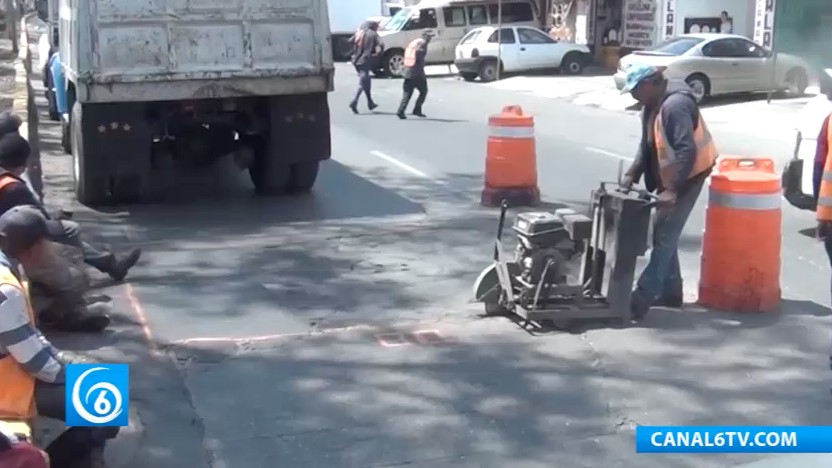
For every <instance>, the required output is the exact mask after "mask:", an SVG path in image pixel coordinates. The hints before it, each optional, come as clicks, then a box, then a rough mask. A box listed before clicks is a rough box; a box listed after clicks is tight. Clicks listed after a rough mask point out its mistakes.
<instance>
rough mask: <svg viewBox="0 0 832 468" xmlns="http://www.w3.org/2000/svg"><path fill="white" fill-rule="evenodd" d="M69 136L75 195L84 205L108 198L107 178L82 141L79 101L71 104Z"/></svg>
mask: <svg viewBox="0 0 832 468" xmlns="http://www.w3.org/2000/svg"><path fill="white" fill-rule="evenodd" d="M69 126H70V131H69V134H70V137H71V140H72V142H71V144H72V168H73V170H72V180H73V182H74V185H75V196H76V198H78V201H79V202H81V203H83V204H84V205H100V204H104V203H106V202H107V201H108V200H109V198H110V191H109V187H108V184H107V178H106V177H101V176H100V175H99V174H98V173H97V171H96V169H95V162H94V161H90V160H89V159H88V151H87V150H88V149H89V148H88V146H91V145H88V144H87V143H86V142H85V141H84V109H83V105H82V104H81V103H80V102H77V101H76V102H75V104H73V105H72V115H71V117H70V119H69Z"/></svg>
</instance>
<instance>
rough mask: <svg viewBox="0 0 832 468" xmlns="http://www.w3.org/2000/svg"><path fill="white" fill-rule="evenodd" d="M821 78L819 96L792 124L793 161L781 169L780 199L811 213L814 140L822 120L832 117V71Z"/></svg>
mask: <svg viewBox="0 0 832 468" xmlns="http://www.w3.org/2000/svg"><path fill="white" fill-rule="evenodd" d="M825 72H826V77H821V78H822V79H821V95H820V96H817V97H815V98H813V99H812V100H811V101H809V102H808V103H807V104H806V106H805V107H804V108H803V110H801V111H800V116H799V117H798V119H797V122H795V127H796V128H795V130H796V138H795V146H794V157H793V158H792V159H791V160H790V161H789V162H788V163H787V164H786V167H785V168H784V169H783V196H784V197H785V198H786V200H787V201H788V202H789V204H791V205H792V206H794V207H796V208H800V209H801V210H814V209H815V198H814V192H815V187H814V183H813V176H814V174H813V173H814V166H815V164H814V163H815V150H816V149H817V138H818V134H819V133H820V128H821V126H822V125H823V121H824V119H826V117H827V116H829V114H830V113H832V68H827V69H826V70H825Z"/></svg>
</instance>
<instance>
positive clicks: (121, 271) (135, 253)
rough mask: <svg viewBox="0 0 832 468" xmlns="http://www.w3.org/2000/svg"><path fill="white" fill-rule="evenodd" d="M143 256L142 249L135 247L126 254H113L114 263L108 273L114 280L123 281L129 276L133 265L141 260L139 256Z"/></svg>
mask: <svg viewBox="0 0 832 468" xmlns="http://www.w3.org/2000/svg"><path fill="white" fill-rule="evenodd" d="M141 256H142V249H133V250H131V251H130V253H128V254H127V255H124V256H115V255H114V256H113V263H112V265H110V268H109V269H108V270H107V274H109V275H110V278H112V279H113V281H121V280H123V279H124V278H125V277H126V276H127V272H129V271H130V269H131V268H133V266H135V265H136V262H138V261H139V258H140V257H141Z"/></svg>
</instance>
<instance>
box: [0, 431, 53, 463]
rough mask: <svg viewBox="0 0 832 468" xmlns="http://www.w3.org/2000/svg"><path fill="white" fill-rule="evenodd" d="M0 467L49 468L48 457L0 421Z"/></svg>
mask: <svg viewBox="0 0 832 468" xmlns="http://www.w3.org/2000/svg"><path fill="white" fill-rule="evenodd" d="M0 467H3V468H49V456H48V455H47V454H46V452H43V451H42V450H40V449H38V448H37V447H35V446H34V445H32V444H31V442H29V441H28V440H26V439H24V438H23V437H21V436H19V435H18V434H15V433H14V431H13V430H12V429H11V428H10V427H7V425H6V424H4V423H3V422H2V421H0Z"/></svg>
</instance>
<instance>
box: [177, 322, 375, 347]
mask: <svg viewBox="0 0 832 468" xmlns="http://www.w3.org/2000/svg"><path fill="white" fill-rule="evenodd" d="M377 328H378V327H375V326H373V325H351V326H348V327H333V328H325V329H323V330H313V331H311V332H303V333H274V334H270V335H255V336H243V337H234V336H204V337H195V338H185V339H181V340H175V341H174V342H173V344H180V345H182V344H193V343H252V342H261V341H273V340H274V341H279V340H283V339H291V338H301V337H305V336H317V335H329V334H335V333H346V332H351V331H358V330H375V329H377Z"/></svg>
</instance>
